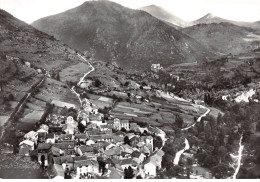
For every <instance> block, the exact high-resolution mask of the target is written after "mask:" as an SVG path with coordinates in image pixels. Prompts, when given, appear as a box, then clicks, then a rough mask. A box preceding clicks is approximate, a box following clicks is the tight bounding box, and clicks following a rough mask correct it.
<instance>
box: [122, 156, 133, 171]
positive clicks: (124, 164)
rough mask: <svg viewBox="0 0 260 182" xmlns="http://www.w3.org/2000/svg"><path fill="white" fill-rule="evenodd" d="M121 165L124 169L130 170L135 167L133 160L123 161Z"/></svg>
mask: <svg viewBox="0 0 260 182" xmlns="http://www.w3.org/2000/svg"><path fill="white" fill-rule="evenodd" d="M120 165H121V167H122V169H125V168H128V167H129V166H130V167H133V159H132V158H129V159H122V160H121V161H120Z"/></svg>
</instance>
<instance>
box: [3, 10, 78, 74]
mask: <svg viewBox="0 0 260 182" xmlns="http://www.w3.org/2000/svg"><path fill="white" fill-rule="evenodd" d="M0 53H1V54H2V55H7V56H12V57H17V58H20V59H21V60H24V61H28V62H30V63H31V65H35V66H37V67H38V68H44V69H46V70H49V71H51V70H55V69H56V70H57V69H62V68H63V67H64V66H66V65H68V64H72V63H73V61H74V62H75V59H74V58H73V56H76V53H75V50H73V49H71V48H70V47H69V46H66V45H65V44H63V43H62V42H60V41H58V40H56V39H55V38H54V37H53V36H50V35H48V34H46V33H44V32H41V31H39V30H37V29H35V28H34V27H32V26H31V25H28V24H26V23H24V22H23V21H21V20H19V19H17V18H15V17H14V16H12V15H11V14H9V13H7V12H6V11H4V10H1V9H0ZM76 59H78V58H76Z"/></svg>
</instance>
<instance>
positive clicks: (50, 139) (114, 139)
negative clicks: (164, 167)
mask: <svg viewBox="0 0 260 182" xmlns="http://www.w3.org/2000/svg"><path fill="white" fill-rule="evenodd" d="M103 118H104V116H103V114H101V113H99V112H98V111H97V110H96V109H93V107H92V104H91V103H90V102H89V100H87V99H85V100H83V101H82V108H81V110H80V111H79V112H78V113H77V114H76V116H70V115H68V116H63V115H57V114H50V115H49V116H48V117H47V119H46V121H45V123H44V124H42V125H40V127H39V129H38V130H37V131H30V132H28V133H27V134H25V135H24V137H23V141H22V142H21V143H20V144H19V154H20V155H24V156H30V155H32V153H34V154H35V155H36V156H37V158H38V162H39V164H41V165H42V166H45V167H46V168H47V169H48V171H50V172H49V176H50V177H52V178H54V177H55V178H66V177H68V176H70V177H72V178H108V179H114V178H118V179H122V178H124V171H125V169H128V168H129V167H131V168H132V170H133V173H134V175H135V177H136V176H139V175H140V176H142V177H143V178H152V177H155V176H156V171H157V169H160V168H161V162H162V156H163V155H164V152H163V151H162V150H161V149H158V148H157V147H154V144H153V139H154V138H153V136H154V135H157V136H160V137H161V138H162V140H163V141H164V139H165V133H164V132H163V131H162V130H160V129H159V128H152V127H149V128H143V127H140V126H139V125H138V124H137V123H129V121H128V120H120V119H118V118H111V119H109V120H104V119H103ZM82 128H83V130H82Z"/></svg>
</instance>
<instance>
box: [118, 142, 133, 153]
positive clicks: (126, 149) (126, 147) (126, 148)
mask: <svg viewBox="0 0 260 182" xmlns="http://www.w3.org/2000/svg"><path fill="white" fill-rule="evenodd" d="M120 148H121V149H122V151H123V152H126V153H129V154H132V153H133V148H132V147H131V146H129V145H127V144H125V145H122V146H120Z"/></svg>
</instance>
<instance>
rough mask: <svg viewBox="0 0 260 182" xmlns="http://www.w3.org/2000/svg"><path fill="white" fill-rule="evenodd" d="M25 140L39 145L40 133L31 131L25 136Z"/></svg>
mask: <svg viewBox="0 0 260 182" xmlns="http://www.w3.org/2000/svg"><path fill="white" fill-rule="evenodd" d="M24 140H30V141H32V142H34V143H35V144H37V141H38V133H37V132H35V131H30V132H28V133H26V134H25V135H24Z"/></svg>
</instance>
